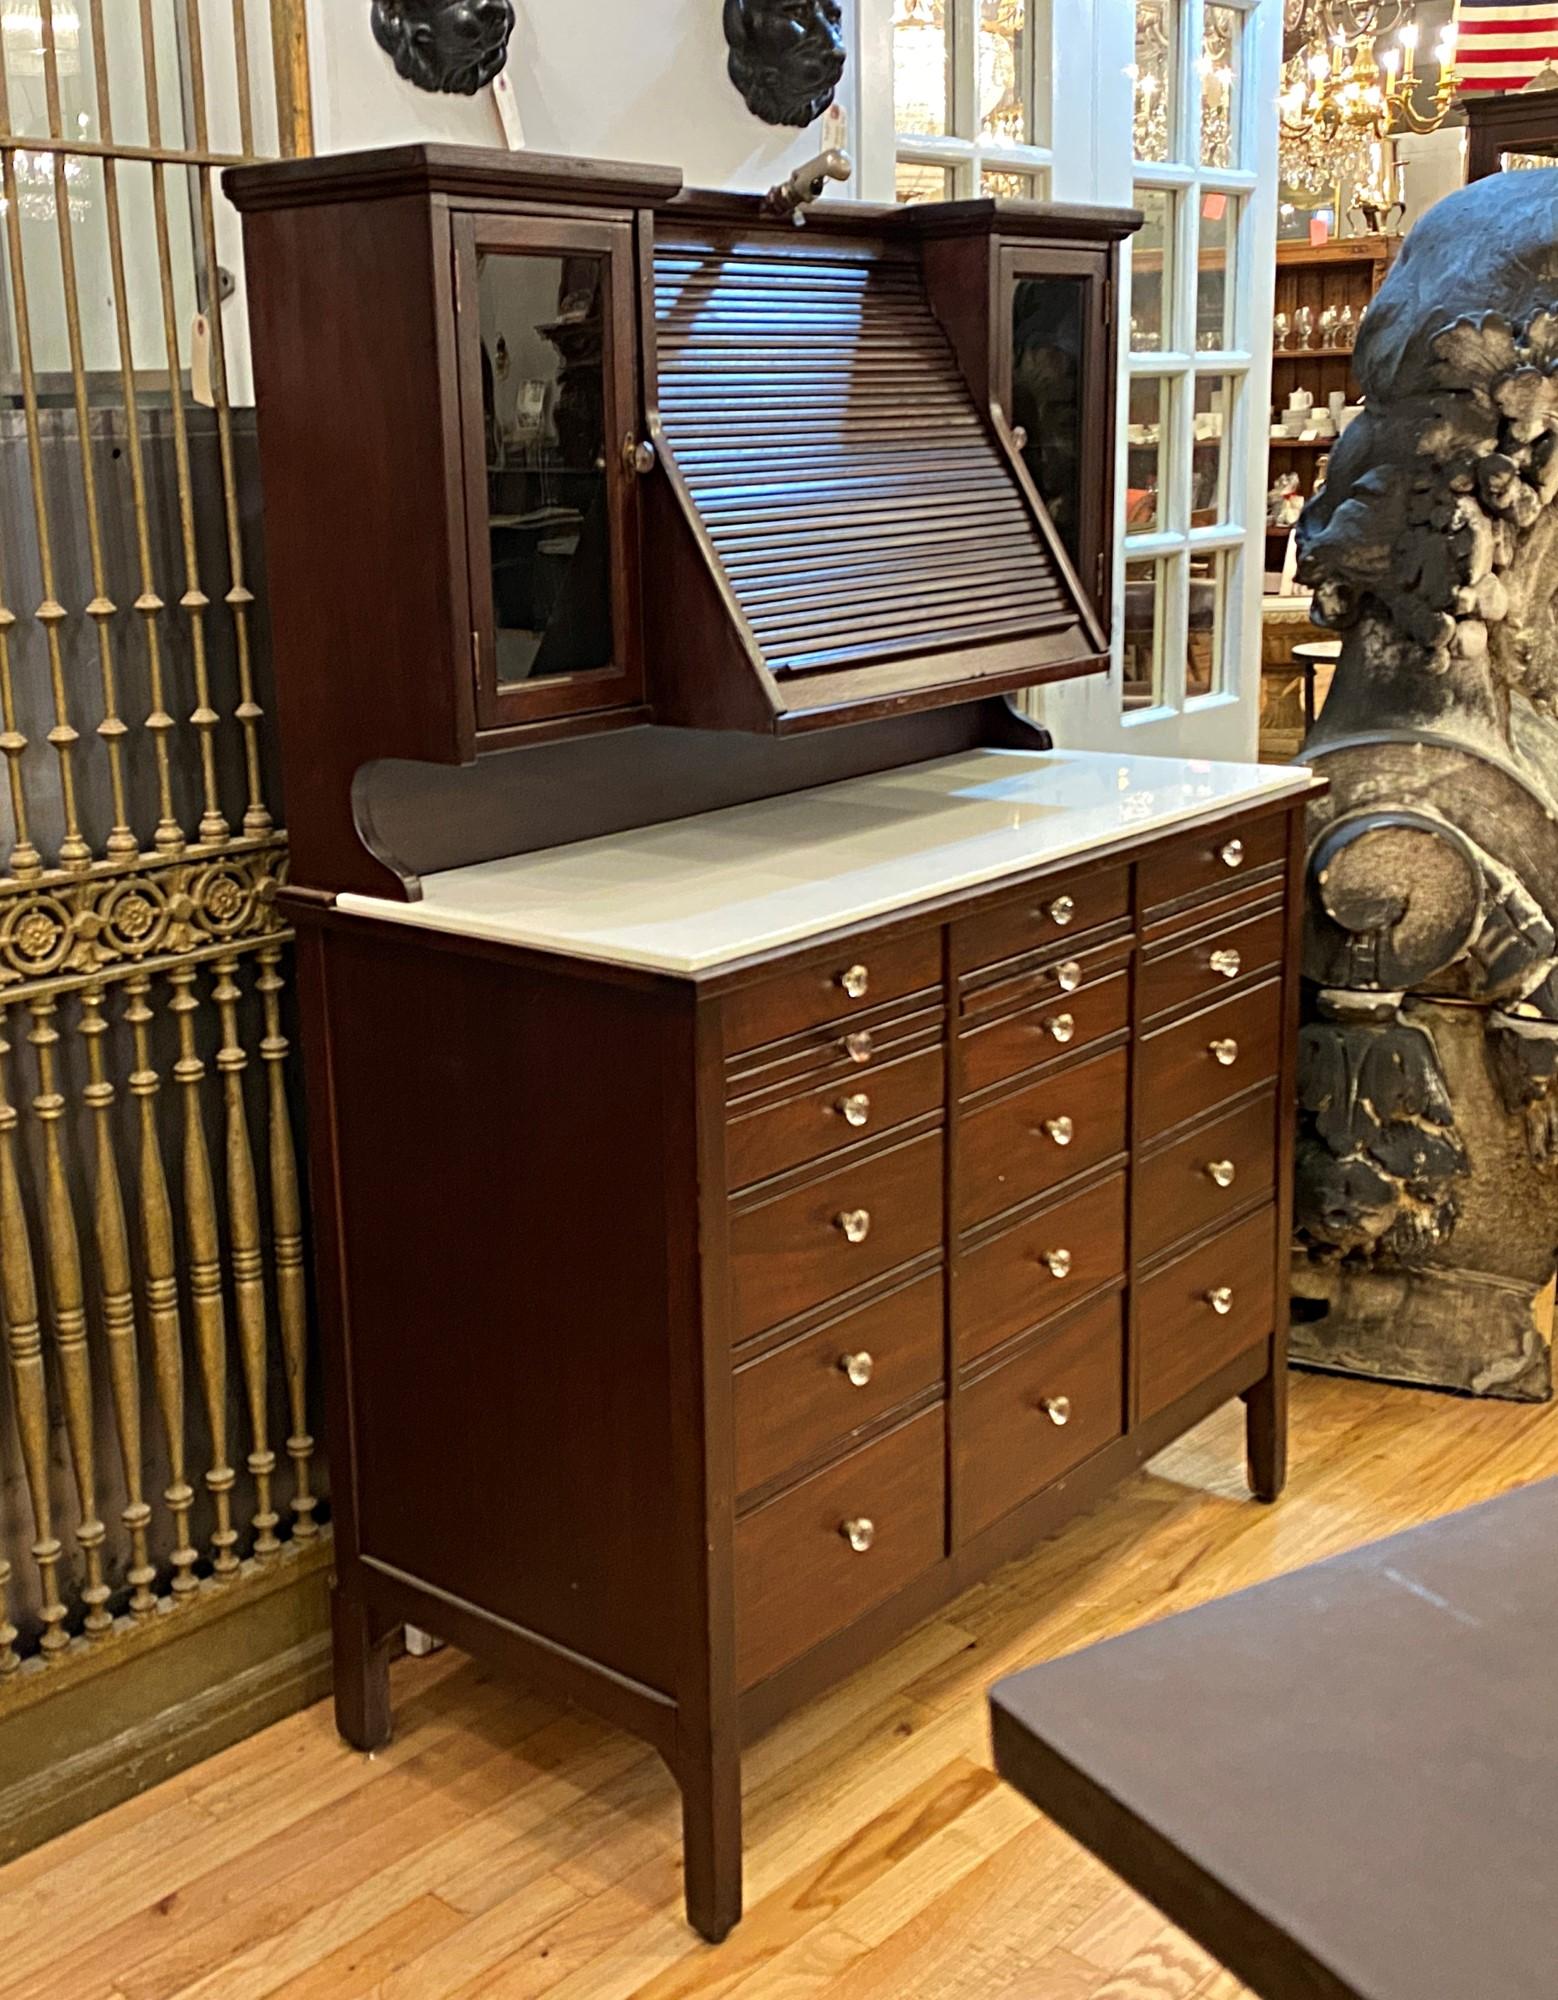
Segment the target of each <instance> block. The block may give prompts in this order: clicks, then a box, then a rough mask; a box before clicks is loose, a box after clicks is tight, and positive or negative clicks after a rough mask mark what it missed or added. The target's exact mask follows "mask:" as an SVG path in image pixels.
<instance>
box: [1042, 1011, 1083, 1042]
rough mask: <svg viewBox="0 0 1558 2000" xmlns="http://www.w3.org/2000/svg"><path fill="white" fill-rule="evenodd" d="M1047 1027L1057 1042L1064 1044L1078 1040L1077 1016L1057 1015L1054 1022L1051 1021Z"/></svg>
mask: <svg viewBox="0 0 1558 2000" xmlns="http://www.w3.org/2000/svg"><path fill="white" fill-rule="evenodd" d="M1045 1025H1046V1026H1047V1027H1048V1029H1049V1031H1050V1033H1051V1034H1052V1035H1053V1036H1054V1037H1055V1039H1056V1041H1057V1042H1060V1043H1062V1044H1064V1043H1066V1042H1069V1041H1073V1040H1075V1038H1076V1032H1077V1017H1076V1015H1075V1014H1057V1015H1056V1016H1055V1018H1054V1020H1053V1021H1049V1022H1047V1023H1046V1024H1045Z"/></svg>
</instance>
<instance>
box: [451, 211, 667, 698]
mask: <svg viewBox="0 0 1558 2000" xmlns="http://www.w3.org/2000/svg"><path fill="white" fill-rule="evenodd" d="M456 250H457V256H458V259H459V305H458V324H459V336H460V374H461V418H462V426H463V434H464V446H465V492H466V519H467V538H468V545H469V558H470V575H471V607H472V617H473V622H474V627H475V634H474V638H475V655H476V677H477V689H476V719H477V727H478V729H483V730H492V729H502V728H507V727H510V726H512V725H515V724H520V723H526V722H537V721H544V720H547V719H549V718H552V717H558V716H566V715H577V714H582V713H587V712H589V711H590V710H592V709H602V708H617V707H621V706H623V705H625V704H628V703H631V702H634V701H636V700H638V699H639V697H640V691H641V686H642V678H641V674H640V671H639V648H638V631H637V601H636V599H637V554H636V551H637V534H636V521H635V518H634V509H635V493H634V486H635V475H634V473H633V470H632V453H633V445H634V443H635V442H636V436H637V433H636V429H635V417H636V412H635V407H634V404H635V398H634V391H633V385H634V381H635V376H636V370H635V365H634V354H633V331H632V328H633V319H632V257H633V247H632V232H631V230H630V228H629V226H628V225H627V224H625V223H622V224H619V223H603V222H592V221H580V222H577V223H571V222H559V221H552V220H546V219H542V218H536V219H534V220H531V219H529V218H520V217H503V218H488V217H481V218H477V217H463V218H461V219H460V220H459V222H458V223H457V236H456Z"/></svg>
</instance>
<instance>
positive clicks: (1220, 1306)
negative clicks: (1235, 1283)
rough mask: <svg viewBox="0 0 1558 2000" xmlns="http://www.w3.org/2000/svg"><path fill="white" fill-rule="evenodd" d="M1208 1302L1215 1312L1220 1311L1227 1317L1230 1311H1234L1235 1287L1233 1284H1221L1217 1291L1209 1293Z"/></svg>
mask: <svg viewBox="0 0 1558 2000" xmlns="http://www.w3.org/2000/svg"><path fill="white" fill-rule="evenodd" d="M1206 1302H1207V1304H1208V1305H1209V1306H1210V1307H1211V1308H1212V1310H1213V1312H1214V1313H1219V1314H1221V1315H1222V1317H1223V1318H1224V1319H1226V1318H1227V1317H1228V1315H1229V1313H1231V1312H1232V1311H1233V1287H1232V1286H1231V1285H1219V1286H1218V1287H1217V1288H1216V1290H1215V1291H1210V1292H1208V1293H1207V1295H1206Z"/></svg>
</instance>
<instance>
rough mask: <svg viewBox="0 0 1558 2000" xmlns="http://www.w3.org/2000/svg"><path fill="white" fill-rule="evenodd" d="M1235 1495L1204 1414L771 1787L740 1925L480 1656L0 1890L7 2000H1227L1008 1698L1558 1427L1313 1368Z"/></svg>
mask: <svg viewBox="0 0 1558 2000" xmlns="http://www.w3.org/2000/svg"><path fill="white" fill-rule="evenodd" d="M1294 1386H1295V1396H1294V1413H1293V1414H1294V1428H1295V1447H1296V1449H1295V1465H1294V1476H1293V1483H1292V1485H1291V1487H1290V1489H1289V1493H1288V1496H1287V1498H1286V1499H1285V1500H1284V1501H1283V1502H1282V1503H1281V1505H1280V1506H1278V1507H1276V1508H1263V1507H1259V1506H1257V1505H1255V1504H1254V1503H1253V1502H1250V1501H1248V1500H1246V1498H1245V1497H1244V1489H1243V1485H1242V1480H1241V1476H1240V1472H1241V1468H1240V1425H1239V1423H1238V1420H1237V1417H1236V1416H1235V1414H1234V1413H1233V1412H1231V1411H1230V1412H1227V1413H1225V1414H1223V1415H1220V1416H1218V1417H1216V1418H1214V1419H1213V1420H1212V1421H1211V1422H1210V1423H1208V1424H1206V1425H1204V1426H1203V1427H1202V1428H1201V1430H1199V1431H1198V1432H1196V1433H1195V1435H1194V1436H1193V1437H1191V1438H1189V1439H1187V1440H1185V1441H1184V1442H1183V1443H1182V1444H1180V1445H1178V1446H1176V1447H1175V1448H1174V1449H1173V1450H1172V1451H1170V1452H1167V1453H1165V1454H1164V1456H1163V1457H1162V1458H1160V1459H1158V1460H1157V1461H1156V1462H1155V1463H1154V1465H1153V1466H1152V1467H1151V1468H1150V1469H1149V1470H1148V1471H1146V1472H1144V1473H1142V1474H1141V1475H1140V1476H1139V1477H1137V1478H1136V1479H1135V1480H1133V1481H1132V1482H1131V1483H1130V1484H1129V1485H1128V1486H1126V1487H1124V1488H1123V1489H1121V1490H1120V1491H1119V1492H1118V1493H1117V1494H1116V1495H1115V1496H1114V1497H1113V1498H1111V1499H1110V1500H1108V1501H1106V1502H1105V1503H1104V1504H1103V1505H1101V1506H1100V1507H1099V1508H1098V1510H1097V1511H1096V1512H1095V1513H1093V1514H1092V1515H1090V1516H1089V1517H1087V1518H1086V1519H1084V1520H1082V1521H1079V1522H1076V1523H1074V1524H1073V1525H1072V1526H1071V1527H1070V1528H1068V1529H1067V1530H1066V1531H1065V1533H1064V1534H1062V1535H1061V1536H1060V1537H1059V1538H1058V1539H1056V1540H1055V1541H1053V1542H1050V1543H1048V1544H1046V1545H1045V1546H1044V1547H1043V1548H1042V1549H1041V1550H1040V1551H1039V1552H1038V1553H1037V1554H1036V1555H1034V1556H1033V1557H1031V1558H1030V1559H1028V1560H1027V1561H1025V1562H1023V1563H1020V1564H1017V1565H1015V1566H1013V1567H1012V1568H1010V1569H1008V1570H1006V1571H1004V1572H1003V1573H1002V1574H1001V1575H999V1576H998V1577H996V1578H995V1579H994V1580H993V1581H992V1582H991V1583H989V1584H988V1585H986V1586H984V1587H982V1588H980V1589H977V1590H974V1591H971V1592H970V1593H969V1594H968V1596H966V1597H964V1598H962V1599H960V1600H959V1601H958V1602H957V1603H956V1604H954V1605H953V1606H952V1607H951V1608H950V1609H949V1610H948V1612H947V1613H946V1615H945V1616H944V1617H941V1618H939V1619H937V1620H935V1621H934V1622H933V1623H931V1624H929V1625H926V1626H925V1627H923V1628H922V1629H921V1630H920V1631H918V1632H916V1633H914V1634H913V1636H912V1637H910V1638H909V1639H907V1640H906V1641H905V1642H904V1643H903V1644H902V1645H901V1646H899V1647H898V1648H897V1649H896V1651H894V1652H893V1653H892V1654H891V1655H890V1656H889V1657H888V1658H886V1659H885V1660H883V1661H882V1662H881V1663H880V1664H879V1665H878V1666H876V1667H875V1668H873V1669H871V1670H870V1671H868V1672H866V1673H864V1674H862V1675H860V1676H859V1677H858V1678H856V1679H855V1680H853V1681H850V1682H849V1683H848V1684H847V1685H846V1686H844V1687H842V1688H840V1689H838V1690H837V1691H836V1692H835V1693H834V1694H832V1695H831V1696H829V1697H828V1698H827V1699H825V1700H822V1701H819V1702H817V1703H815V1704H814V1705H813V1706H812V1707H810V1708H808V1709H806V1710H804V1711H803V1712H802V1713H800V1714H799V1715H796V1716H794V1717H793V1718H792V1719H791V1720H790V1721H789V1722H787V1723H786V1724H785V1725H784V1726H783V1727H781V1728H780V1729H779V1730H777V1731H776V1732H775V1733H774V1734H773V1735H772V1736H771V1737H769V1738H768V1739H766V1740H765V1741H764V1742H763V1743H761V1744H760V1745H758V1746H757V1747H756V1748H755V1749H754V1750H753V1751H752V1753H751V1754H750V1756H749V1759H748V1766H747V1826H748V1842H749V1845H748V1854H747V1910H748V1914H747V1918H746V1921H745V1922H744V1923H743V1924H742V1925H741V1927H740V1928H739V1929H738V1930H737V1931H736V1932H735V1933H734V1935H733V1936H732V1937H731V1938H730V1940H729V1941H728V1942H727V1943H726V1944H725V1945H723V1946H722V1947H720V1948H719V1949H718V1950H710V1949H708V1948H707V1947H705V1946H702V1945H700V1944H699V1943H698V1942H697V1940H696V1939H694V1938H693V1937H692V1935H691V1934H690V1933H689V1932H688V1931H687V1930H686V1928H685V1927H684V1925H683V1923H682V1919H681V1911H680V1893H679V1880H678V1866H679V1864H678V1857H677V1847H676V1833H677V1802H676V1795H675V1792H674V1790H673V1788H672V1785H671V1782H670V1779H669V1778H668V1777H667V1776H666V1774H665V1772H664V1771H663V1769H662V1768H661V1767H660V1765H659V1764H658V1763H657V1762H656V1760H655V1759H654V1758H653V1757H651V1756H650V1755H649V1754H648V1753H647V1752H645V1751H643V1750H641V1749H640V1748H639V1747H638V1746H637V1745H635V1744H633V1743H631V1742H628V1741H627V1740H626V1739H624V1738H622V1737H619V1736H615V1735H613V1734H612V1733H611V1732H610V1731H609V1730H606V1729H603V1728H601V1727H599V1726H598V1725H597V1724H595V1723H593V1722H591V1721H589V1720H587V1719H585V1718H584V1717H581V1716H579V1715H576V1714H571V1713H566V1712H563V1711H561V1710H558V1709H556V1708H553V1707H549V1706H547V1705H546V1704H544V1703H542V1702H540V1701H537V1700H534V1699H532V1698H530V1697H528V1696H526V1695H524V1694H522V1693H518V1692H515V1691H511V1690H509V1689H507V1688H504V1687H502V1686H499V1685H497V1684H495V1683H494V1682H493V1681H492V1680H491V1679H490V1678H489V1677H488V1676H487V1675H485V1674H484V1673H482V1672H479V1671H478V1670H477V1669H476V1668H475V1667H473V1666H472V1665H471V1664H470V1663H469V1662H468V1661H466V1660H464V1659H462V1658H461V1657H460V1656H459V1655H457V1654H452V1653H445V1654H441V1655H439V1656H437V1657H435V1658H434V1659H432V1660H427V1661H421V1662H413V1661H407V1662H404V1663H403V1664H402V1665H401V1666H400V1667H399V1668H398V1669H397V1670H396V1696H397V1707H398V1721H399V1732H398V1735H397V1737H396V1740H395V1742H394V1743H393V1744H392V1746H391V1747H390V1748H389V1750H387V1751H386V1752H384V1753H383V1754H382V1755H380V1756H378V1757H376V1758H373V1759H365V1758H363V1757H360V1756H357V1755H355V1754H353V1753H351V1752H349V1751H347V1750H346V1749H344V1748H343V1747H342V1746H341V1745H340V1744H339V1743H338V1741H337V1739H336V1737H335V1733H334V1731H333V1729H332V1726H331V1722H330V1715H329V1711H328V1709H327V1708H318V1709H314V1710H311V1711H310V1712H309V1713H307V1714H306V1715H302V1716H298V1717H295V1718H294V1719H293V1720H291V1721H289V1722H284V1723H281V1724H279V1725H278V1726H277V1727H275V1728H273V1729H270V1730H268V1731H267V1732H266V1733H265V1734H264V1735H262V1736H258V1737H255V1738H253V1739H252V1740H251V1741H250V1742H248V1743H245V1744H242V1745H240V1746H239V1747H238V1748H236V1749H234V1750H230V1751H228V1752H226V1753H225V1754H224V1755H222V1756H220V1757H218V1758H216V1759H214V1760H213V1761H212V1762H210V1763H207V1764H204V1765H202V1766H200V1767H199V1768H198V1769H197V1770H194V1771H192V1772H189V1773H187V1774H186V1775H184V1776H182V1777H180V1778H177V1779H175V1780H173V1781H171V1782H170V1783H168V1784H166V1785H164V1786H163V1787H161V1788H160V1789H159V1790H157V1791H155V1792H152V1793H149V1794H147V1795H146V1796H145V1797H143V1798H141V1799H138V1800H135V1801H134V1802H132V1803H131V1804H129V1805H126V1806H123V1807H121V1808H119V1810H117V1811H116V1812H113V1813H110V1814H108V1815H107V1816H106V1817H105V1818H103V1819H100V1820H98V1821H96V1822H95V1823H94V1824H93V1825H91V1826H89V1827H83V1828H80V1829H78V1830H77V1831H76V1832H74V1833H71V1834H68V1835H66V1836H65V1837H64V1838H63V1839H61V1840H58V1841H55V1842H54V1843H53V1844H52V1845H51V1846H49V1847H47V1848H43V1849H41V1850H39V1851H38V1852H37V1853H34V1854H31V1855H28V1856H25V1857H24V1858H23V1859H22V1860H20V1861H18V1862H16V1863H14V1864H13V1865H12V1866H11V1867H9V1868H8V1869H4V1870H0V1966H3V1967H4V1983H3V1991H4V2000H43V1996H47V1997H48V2000H59V1996H61V1995H65V1996H68V2000H194V1996H200V2000H261V1996H267V2000H366V1996H370V1995H372V1996H375V2000H469V1996H474V1995H482V1996H484V1997H485V2000H532V1996H536V1995H542V1994H545V1995H548V1996H550V1997H551V2000H585V1996H589V2000H629V1996H637V2000H702V1996H712V1995H732V1996H737V1995H739V1996H740V2000H803V1996H810V1995H814V1994H827V1995H829V1996H837V2000H914V1996H926V2000H986V1997H987V1996H988V1997H989V2000H1000V1997H1001V1996H1011V2000H1189V1996H1191V1995H1196V1996H1199V2000H1237V1996H1239V1995H1240V1994H1241V1993H1242V1991H1243V1989H1242V1988H1241V1987H1240V1986H1239V1985H1238V1984H1237V1982H1236V1981H1234V1980H1233V1979H1232V1978H1230V1977H1229V1976H1228V1975H1227V1974H1226V1973H1222V1972H1220V1971H1219V1970H1218V1969H1217V1967H1216V1966H1214V1965H1213V1964H1212V1962H1211V1961H1210V1960H1209V1959H1208V1958H1207V1957H1206V1956H1205V1955H1204V1954H1203V1953H1202V1952H1200V1951H1198V1950H1197V1949H1196V1948H1195V1947H1193V1946H1192V1945H1190V1944H1189V1943H1188V1942H1187V1941H1186V1940H1185V1939H1184V1938H1183V1937H1181V1936H1180V1935H1179V1934H1178V1933H1177V1932H1175V1931H1174V1930H1172V1929H1171V1928H1170V1927H1168V1926H1167V1925H1166V1924H1165V1923H1164V1922H1163V1920H1162V1918H1161V1917H1159V1916H1158V1915H1157V1914H1156V1913H1155V1912H1154V1911H1153V1910H1151V1909H1150V1908H1148V1907H1147V1906H1146V1905H1145V1904H1143V1903H1141V1902H1139V1901H1138V1900H1137V1899H1136V1898H1135V1897H1133V1896H1132V1895H1131V1894H1130V1893H1129V1892H1128V1891H1127V1890H1126V1889H1124V1888H1123V1887H1122V1886H1121V1885H1120V1884H1119V1883H1118V1882H1117V1881H1115V1880H1114V1879H1113V1878H1112V1877H1111V1876H1110V1875H1108V1874H1107V1873H1106V1872H1105V1871H1104V1870H1103V1869H1102V1868H1100V1867H1099V1866H1098V1865H1097V1864H1096V1863H1095V1862H1093V1861H1091V1860H1090V1859H1088V1857H1087V1856H1085V1855H1084V1854H1083V1853H1082V1852H1081V1850H1080V1849H1078V1848H1077V1847H1075V1846H1073V1845H1072V1844H1071V1842H1070V1841H1068V1840H1067V1839H1065V1838H1064V1837H1063V1836H1062V1835H1061V1834H1059V1833H1057V1832H1056V1831H1055V1830H1054V1829H1052V1828H1051V1827H1050V1826H1048V1825H1047V1824H1046V1823H1045V1822H1044V1821H1042V1820H1041V1819H1039V1818H1038V1817H1037V1816H1036V1815H1035V1814H1034V1813H1033V1812H1032V1811H1031V1810H1030V1809H1029V1808H1028V1807H1027V1806H1026V1805H1025V1804H1024V1803H1023V1802H1022V1801H1021V1800H1019V1799H1017V1798H1016V1797H1014V1796H1013V1795H1011V1794H1010V1793H1008V1792H1007V1791H1005V1790H1004V1789H1003V1788H1002V1787H1001V1786H1000V1785H999V1784H998V1783H997V1781H996V1779H995V1777H994V1775H993V1774H992V1772H991V1769H990V1765H989V1758H988V1752H987V1747H986V1722H985V1709H984V1702H983V1695H984V1690H985V1688H986V1687H987V1686H988V1684H989V1683H990V1682H991V1681H992V1680H994V1679H995V1678H996V1677H997V1676H998V1675H1001V1674H1004V1673H1009V1672H1010V1671H1011V1670H1012V1669H1013V1668H1016V1667H1020V1666H1022V1665H1024V1664H1025V1663H1027V1662H1030V1661H1034V1660H1040V1659H1044V1658H1046V1657H1049V1656H1050V1655H1053V1654H1055V1653H1058V1652H1061V1651H1065V1650H1069V1649H1071V1648H1073V1647H1076V1646H1079V1645H1082V1644H1084V1643H1085V1642H1087V1641H1089V1640H1092V1639H1097V1638H1100V1637H1102V1636H1104V1635H1105V1634H1108V1633H1112V1632H1118V1631H1120V1630H1122V1629H1124V1628H1127V1627H1129V1626H1132V1625H1137V1624H1140V1623H1142V1622H1144V1621H1145V1620H1147V1619H1151V1618H1156V1617H1161V1616H1162V1615H1163V1614H1164V1613H1166V1612H1170V1611H1174V1610H1179V1609H1183V1608H1184V1607H1186V1606H1189V1605H1192V1604H1195V1603H1198V1602H1200V1601H1201V1600H1202V1599H1204V1598H1208V1597H1212V1596H1216V1595H1219V1594H1221V1593H1223V1592H1226V1591H1229V1590H1233V1589H1236V1588H1238V1587H1239V1586H1240V1585H1243V1584H1247V1583H1250V1582H1253V1581H1255V1580H1257V1579H1259V1578H1261V1577H1265V1576H1270V1575H1272V1574H1273V1573H1275V1572H1277V1571H1279V1570H1284V1569H1290V1568H1292V1567H1294V1566H1295V1565H1297V1564H1300V1563H1304V1562H1308V1561H1310V1560H1312V1559H1314V1558H1315V1557H1317V1556H1322V1555H1327V1554H1330V1553H1333V1552H1334V1551H1336V1550H1339V1549H1345V1548H1349V1547H1351V1546H1353V1545H1354V1544H1356V1543H1358V1542H1361V1541H1365V1540H1368V1539H1371V1538H1373V1537H1375V1536H1377V1535H1381V1534H1385V1533H1388V1532H1390V1531H1392V1530H1394V1529H1397V1528H1402V1527H1406V1526H1409V1525H1411V1524H1413V1523H1415V1522H1418V1521H1422V1520H1426V1519H1428V1518H1431V1517H1432V1516H1434V1515H1436V1514H1440V1513H1445V1512H1447V1511H1449V1510H1450V1509H1451V1508H1454V1507H1458V1506H1461V1505H1463V1504H1466V1503H1468V1502H1470V1501H1473V1500H1478V1499H1483V1498H1485V1497H1487V1496H1488V1495H1491V1494H1494V1493H1499V1492H1502V1491H1504V1490H1505V1489H1507V1488H1509V1487H1512V1486H1517V1485H1521V1484H1524V1483H1525V1482H1526V1481H1528V1480H1531V1479H1534V1478H1537V1477H1540V1476H1542V1475H1545V1474H1548V1473H1552V1472H1558V1410H1555V1409H1542V1410H1531V1409H1522V1408H1514V1407H1510V1406H1507V1405H1503V1406H1501V1405H1496V1404H1474V1403H1468V1402H1462V1401H1457V1400H1454V1399H1452V1398H1448V1397H1442V1396H1433V1395H1425V1394H1420V1393H1415V1392H1410V1391H1403V1390H1389V1389H1380V1388H1375V1387H1373V1386H1369V1385H1363V1384H1358V1383H1348V1382H1342V1381H1335V1380H1327V1379H1325V1378H1321V1377H1314V1376H1299V1377H1296V1378H1295V1385H1294Z"/></svg>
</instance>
